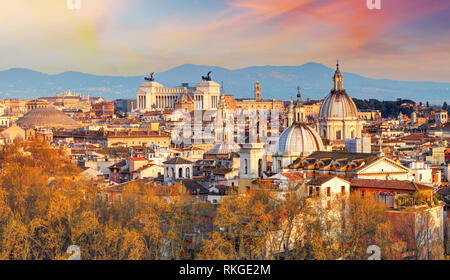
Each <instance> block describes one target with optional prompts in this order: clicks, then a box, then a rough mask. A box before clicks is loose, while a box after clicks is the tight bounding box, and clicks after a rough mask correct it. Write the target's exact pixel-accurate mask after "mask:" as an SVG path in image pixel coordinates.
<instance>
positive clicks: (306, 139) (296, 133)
mask: <svg viewBox="0 0 450 280" xmlns="http://www.w3.org/2000/svg"><path fill="white" fill-rule="evenodd" d="M322 150H324V146H323V142H322V139H321V138H320V136H319V134H317V132H316V131H315V130H314V129H313V128H312V127H310V126H308V125H307V124H305V123H294V124H293V125H292V126H290V127H289V128H288V129H286V130H285V131H283V133H282V134H281V136H280V138H279V139H278V143H277V151H276V153H277V154H280V155H281V154H285V153H288V154H290V155H297V156H301V155H309V154H311V153H313V152H315V151H322Z"/></svg>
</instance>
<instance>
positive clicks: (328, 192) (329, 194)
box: [327, 187, 331, 197]
mask: <svg viewBox="0 0 450 280" xmlns="http://www.w3.org/2000/svg"><path fill="white" fill-rule="evenodd" d="M327 196H328V197H330V196H331V188H330V187H328V188H327Z"/></svg>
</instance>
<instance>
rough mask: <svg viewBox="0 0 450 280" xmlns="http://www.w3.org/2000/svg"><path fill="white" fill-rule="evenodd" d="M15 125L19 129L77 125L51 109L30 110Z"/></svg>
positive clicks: (59, 112)
mask: <svg viewBox="0 0 450 280" xmlns="http://www.w3.org/2000/svg"><path fill="white" fill-rule="evenodd" d="M16 124H17V125H18V126H20V127H25V128H35V127H73V126H77V125H78V123H77V122H76V121H74V120H73V119H71V118H69V117H68V116H67V115H66V114H64V113H63V112H61V111H58V110H56V109H55V108H53V107H47V108H38V109H34V110H31V111H30V112H28V113H26V114H25V115H24V116H23V117H22V118H20V119H19V120H18V121H17V122H16Z"/></svg>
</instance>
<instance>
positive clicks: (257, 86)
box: [255, 81, 261, 101]
mask: <svg viewBox="0 0 450 280" xmlns="http://www.w3.org/2000/svg"><path fill="white" fill-rule="evenodd" d="M255 100H256V101H261V84H260V83H259V81H258V82H256V84H255Z"/></svg>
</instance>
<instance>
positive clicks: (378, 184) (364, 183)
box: [350, 179, 435, 192]
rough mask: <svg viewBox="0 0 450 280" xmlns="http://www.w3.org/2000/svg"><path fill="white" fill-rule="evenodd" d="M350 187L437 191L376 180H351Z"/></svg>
mask: <svg viewBox="0 0 450 280" xmlns="http://www.w3.org/2000/svg"><path fill="white" fill-rule="evenodd" d="M350 186H351V187H352V188H375V189H388V190H403V191H411V192H415V191H427V190H434V189H435V188H434V187H430V186H427V185H423V184H418V183H414V182H410V181H394V180H375V179H351V180H350Z"/></svg>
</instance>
